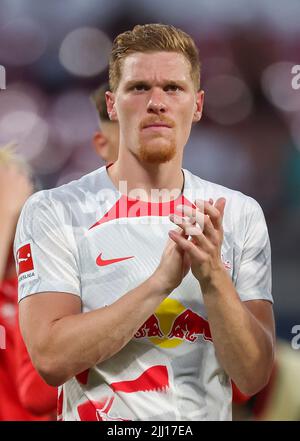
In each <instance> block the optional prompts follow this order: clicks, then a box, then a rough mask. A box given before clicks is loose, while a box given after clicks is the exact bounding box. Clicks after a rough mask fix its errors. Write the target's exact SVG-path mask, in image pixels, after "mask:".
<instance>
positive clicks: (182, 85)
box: [125, 79, 186, 89]
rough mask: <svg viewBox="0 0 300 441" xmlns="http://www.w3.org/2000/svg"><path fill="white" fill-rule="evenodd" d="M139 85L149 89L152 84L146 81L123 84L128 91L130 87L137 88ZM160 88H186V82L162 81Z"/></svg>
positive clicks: (131, 81)
mask: <svg viewBox="0 0 300 441" xmlns="http://www.w3.org/2000/svg"><path fill="white" fill-rule="evenodd" d="M139 84H144V85H145V86H148V87H151V86H152V84H151V82H150V81H147V80H138V79H137V80H130V81H128V82H127V83H125V88H126V89H130V88H131V87H134V86H137V85H139ZM159 85H160V86H161V87H166V86H181V87H184V86H186V82H185V81H182V80H163V81H162V82H161V83H159Z"/></svg>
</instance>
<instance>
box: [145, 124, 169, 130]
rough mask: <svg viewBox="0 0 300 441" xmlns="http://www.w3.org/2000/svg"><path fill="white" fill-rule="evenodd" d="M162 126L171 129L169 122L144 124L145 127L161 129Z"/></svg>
mask: <svg viewBox="0 0 300 441" xmlns="http://www.w3.org/2000/svg"><path fill="white" fill-rule="evenodd" d="M161 128H165V129H170V128H171V127H170V126H168V125H167V124H148V125H146V126H144V129H161Z"/></svg>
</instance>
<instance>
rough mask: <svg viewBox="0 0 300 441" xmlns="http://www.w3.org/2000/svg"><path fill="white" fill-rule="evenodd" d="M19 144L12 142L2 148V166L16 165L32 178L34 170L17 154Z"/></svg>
mask: <svg viewBox="0 0 300 441" xmlns="http://www.w3.org/2000/svg"><path fill="white" fill-rule="evenodd" d="M16 148H17V144H16V143H15V142H10V143H8V144H5V145H4V146H0V165H8V164H16V165H18V167H19V168H20V170H22V171H23V172H25V173H26V174H27V175H28V176H29V177H31V176H32V170H31V168H30V166H29V165H28V164H27V162H26V161H25V160H24V159H23V158H22V157H21V156H20V155H18V153H16Z"/></svg>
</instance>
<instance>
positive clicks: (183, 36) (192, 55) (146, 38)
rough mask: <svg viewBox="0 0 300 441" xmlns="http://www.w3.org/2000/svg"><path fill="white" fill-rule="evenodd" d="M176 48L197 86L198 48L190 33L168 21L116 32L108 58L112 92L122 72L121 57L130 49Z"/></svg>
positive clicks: (198, 87) (123, 57)
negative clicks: (188, 66) (186, 63)
mask: <svg viewBox="0 0 300 441" xmlns="http://www.w3.org/2000/svg"><path fill="white" fill-rule="evenodd" d="M157 51H166V52H177V53H180V54H182V55H184V56H185V58H186V59H187V60H188V61H189V63H190V65H191V78H192V80H193V83H194V85H195V89H196V90H199V89H200V60H199V52H198V49H197V47H196V45H195V42H194V40H193V39H192V37H191V36H190V35H188V34H187V33H185V32H184V31H182V30H181V29H177V28H175V27H174V26H171V25H164V24H145V25H137V26H135V27H134V28H133V29H132V30H131V31H126V32H124V33H123V34H120V35H118V36H117V37H116V38H115V40H114V42H113V47H112V52H111V57H110V62H109V85H110V89H111V90H112V91H113V92H115V91H116V89H117V88H118V85H119V82H120V79H121V74H122V60H123V59H125V58H126V57H127V56H128V55H130V54H132V53H134V52H157Z"/></svg>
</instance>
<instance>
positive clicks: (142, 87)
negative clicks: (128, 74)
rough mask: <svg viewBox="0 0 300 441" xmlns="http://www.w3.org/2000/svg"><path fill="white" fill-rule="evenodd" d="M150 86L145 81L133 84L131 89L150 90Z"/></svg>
mask: <svg viewBox="0 0 300 441" xmlns="http://www.w3.org/2000/svg"><path fill="white" fill-rule="evenodd" d="M148 89H149V87H148V86H147V85H146V84H144V83H138V84H133V85H132V87H131V90H133V91H134V92H142V91H144V90H148Z"/></svg>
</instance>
